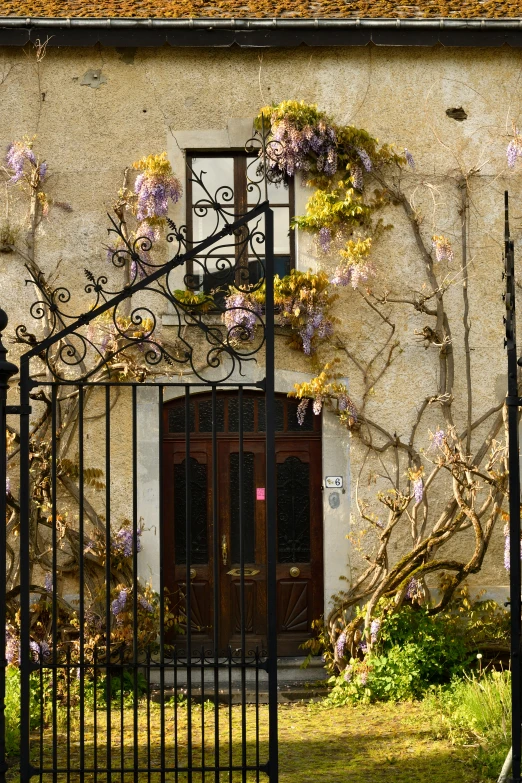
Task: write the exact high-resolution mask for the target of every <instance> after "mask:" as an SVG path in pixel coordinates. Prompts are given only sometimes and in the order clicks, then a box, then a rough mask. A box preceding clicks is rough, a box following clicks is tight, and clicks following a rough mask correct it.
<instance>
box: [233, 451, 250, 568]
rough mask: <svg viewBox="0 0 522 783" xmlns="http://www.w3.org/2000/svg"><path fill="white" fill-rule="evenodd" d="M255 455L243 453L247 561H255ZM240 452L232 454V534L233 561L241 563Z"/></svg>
mask: <svg viewBox="0 0 522 783" xmlns="http://www.w3.org/2000/svg"><path fill="white" fill-rule="evenodd" d="M255 503H256V501H255V481H254V455H253V454H252V453H251V452H249V451H247V452H244V453H243V547H244V549H243V551H244V560H245V563H255V559H256V558H255V552H256V518H255V509H256V505H255ZM239 523H240V519H239V454H238V453H237V452H236V453H232V454H231V455H230V535H231V539H232V541H231V552H232V562H233V563H239V560H240V557H239Z"/></svg>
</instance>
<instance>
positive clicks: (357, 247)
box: [330, 237, 373, 288]
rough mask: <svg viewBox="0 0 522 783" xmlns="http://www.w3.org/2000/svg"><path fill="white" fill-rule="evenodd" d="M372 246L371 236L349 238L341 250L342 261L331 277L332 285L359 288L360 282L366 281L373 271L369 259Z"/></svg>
mask: <svg viewBox="0 0 522 783" xmlns="http://www.w3.org/2000/svg"><path fill="white" fill-rule="evenodd" d="M371 247H372V239H371V237H366V239H349V240H348V241H347V242H346V245H345V247H344V249H343V250H341V252H340V256H341V259H342V261H341V263H340V264H339V265H338V266H337V268H336V270H335V272H334V274H333V277H332V278H331V281H330V282H331V283H332V285H338V286H347V285H351V286H352V288H357V287H358V285H359V284H360V283H365V282H366V281H367V280H368V278H369V277H370V275H371V274H372V272H373V268H372V265H371V263H370V262H369V261H368V256H369V254H370V250H371Z"/></svg>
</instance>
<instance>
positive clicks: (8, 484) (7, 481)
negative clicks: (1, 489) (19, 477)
mask: <svg viewBox="0 0 522 783" xmlns="http://www.w3.org/2000/svg"><path fill="white" fill-rule="evenodd" d="M5 494H6V495H10V494H11V479H10V478H9V476H6V479H5Z"/></svg>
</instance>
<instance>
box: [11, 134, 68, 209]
mask: <svg viewBox="0 0 522 783" xmlns="http://www.w3.org/2000/svg"><path fill="white" fill-rule="evenodd" d="M35 138H36V137H33V138H29V137H28V136H24V137H23V138H22V139H20V140H19V141H12V142H11V143H10V144H9V146H8V147H7V152H6V155H5V168H6V170H7V173H8V174H9V179H8V184H9V185H16V184H17V185H19V186H20V187H22V188H24V189H26V190H29V192H30V193H31V194H33V195H35V196H36V198H37V200H38V202H39V203H40V207H41V209H42V215H43V216H44V217H45V216H46V215H47V214H48V212H49V205H50V200H49V199H48V197H47V195H46V194H45V193H44V191H43V190H42V184H43V182H44V180H45V179H46V177H47V163H46V162H45V161H40V160H38V158H37V157H36V155H35V153H34V150H33V145H34V141H35ZM54 203H55V204H56V206H59V207H62V208H63V209H65V210H66V211H70V209H71V208H70V206H69V205H68V204H65V203H62V202H54Z"/></svg>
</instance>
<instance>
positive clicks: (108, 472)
mask: <svg viewBox="0 0 522 783" xmlns="http://www.w3.org/2000/svg"><path fill="white" fill-rule="evenodd" d="M105 482H106V483H105V663H106V670H105V693H106V702H105V707H106V712H107V733H106V747H107V758H106V766H107V783H110V781H111V768H112V716H111V695H112V679H111V387H110V386H109V384H107V385H106V387H105Z"/></svg>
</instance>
